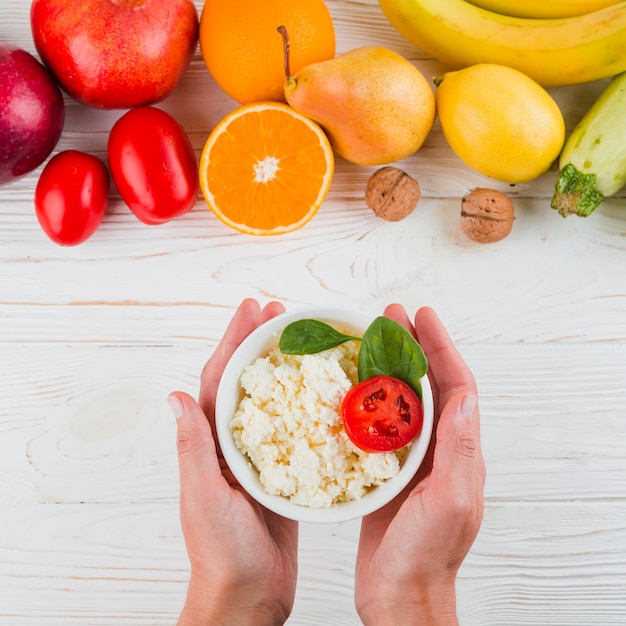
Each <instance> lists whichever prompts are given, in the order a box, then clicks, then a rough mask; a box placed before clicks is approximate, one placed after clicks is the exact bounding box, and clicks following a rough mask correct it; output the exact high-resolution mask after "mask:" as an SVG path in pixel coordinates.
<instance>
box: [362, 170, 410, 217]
mask: <svg viewBox="0 0 626 626" xmlns="http://www.w3.org/2000/svg"><path fill="white" fill-rule="evenodd" d="M420 195H421V190H420V186H419V183H418V182H417V181H416V180H415V179H414V178H412V177H411V176H409V175H408V174H407V173H406V172H403V171H402V170H400V169H398V168H397V167H393V166H390V165H389V166H387V167H383V168H381V169H379V170H377V171H375V172H374V173H373V174H372V175H371V176H370V179H369V181H368V182H367V188H366V190H365V203H366V204H367V206H368V207H369V208H370V209H372V210H373V211H374V213H375V214H376V215H377V216H378V217H382V218H383V219H384V220H387V221H389V222H397V221H399V220H401V219H404V218H405V217H406V216H407V215H409V214H410V213H411V212H412V211H413V209H414V208H415V207H416V206H417V203H418V202H419V199H420Z"/></svg>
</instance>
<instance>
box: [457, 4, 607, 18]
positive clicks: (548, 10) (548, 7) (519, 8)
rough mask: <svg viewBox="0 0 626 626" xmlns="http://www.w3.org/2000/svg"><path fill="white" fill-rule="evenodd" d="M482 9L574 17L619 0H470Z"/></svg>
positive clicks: (540, 15) (532, 16)
mask: <svg viewBox="0 0 626 626" xmlns="http://www.w3.org/2000/svg"><path fill="white" fill-rule="evenodd" d="M468 1H469V3H470V4H474V5H476V6H477V7H480V8H481V9H487V11H494V12H495V13H502V15H512V16H515V17H531V18H545V17H574V16H576V15H585V14H586V13H592V12H593V11H599V10H600V9H605V8H606V7H610V6H613V5H614V4H617V0H551V1H550V0H548V1H546V0H523V1H522V0H468Z"/></svg>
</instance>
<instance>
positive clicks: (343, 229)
mask: <svg viewBox="0 0 626 626" xmlns="http://www.w3.org/2000/svg"><path fill="white" fill-rule="evenodd" d="M196 5H197V7H198V9H199V10H200V8H201V3H200V2H199V1H198V0H196ZM328 7H329V9H330V11H331V13H332V15H333V17H334V20H335V27H336V32H337V48H338V50H337V51H338V53H341V52H345V51H346V50H348V49H351V48H354V47H357V46H360V45H368V44H378V45H383V46H387V47H389V48H392V49H394V50H396V51H398V52H400V53H402V54H404V55H405V56H407V57H408V58H410V59H411V60H413V61H414V62H415V63H416V65H417V66H418V67H419V68H420V69H422V70H423V71H424V73H425V74H426V75H427V76H433V75H435V74H437V73H440V72H441V71H442V70H443V69H445V68H443V66H441V65H440V64H439V63H437V62H436V61H433V60H430V59H428V58H427V57H425V56H424V55H423V54H421V52H420V51H419V50H417V49H416V48H414V47H413V46H412V45H411V44H409V43H407V42H406V41H405V40H403V39H402V37H401V36H400V35H399V34H397V33H396V32H395V31H394V30H393V28H392V27H391V26H390V25H389V24H388V22H387V21H386V20H385V18H384V17H383V15H382V13H381V11H380V9H379V7H378V4H377V2H376V0H328ZM29 10H30V2H29V1H28V0H2V5H1V8H0V39H1V40H4V41H10V42H12V43H15V44H17V45H21V46H23V47H24V48H26V49H28V50H29V51H31V52H34V47H33V44H32V38H31V34H30V27H29ZM602 86H603V85H601V84H592V85H585V86H579V87H569V88H560V89H554V90H552V93H553V94H554V96H555V97H556V98H557V101H558V102H559V104H561V105H562V109H563V112H564V115H565V117H566V120H567V123H568V128H570V129H571V127H572V124H573V123H575V121H577V120H578V118H579V117H581V116H582V113H583V112H584V111H585V110H586V107H587V106H588V105H589V104H590V103H591V101H592V100H593V99H594V97H595V96H596V95H597V94H598V93H599V90H600V88H601V87H602ZM66 103H67V119H66V125H65V131H64V134H63V137H62V139H61V141H60V143H59V145H58V147H57V149H58V150H61V149H66V148H78V149H81V150H85V151H90V152H93V153H95V154H97V155H99V156H101V157H104V155H105V147H106V141H107V133H108V130H109V129H110V127H111V125H112V123H113V122H114V121H115V119H117V117H119V115H121V112H119V111H116V112H103V111H97V110H92V109H88V108H86V107H83V106H81V105H78V104H76V103H75V102H73V101H70V100H69V99H67V100H66ZM160 106H162V108H164V109H165V110H167V111H169V112H170V113H173V114H174V115H175V116H176V117H177V118H178V119H179V121H181V122H182V123H183V125H184V126H185V128H186V129H187V131H188V132H189V134H190V136H191V139H192V142H193V144H194V147H195V149H196V151H197V153H198V154H199V152H200V150H201V148H202V146H203V144H204V141H205V140H206V138H207V136H208V133H209V131H210V130H211V129H212V128H213V126H214V125H215V123H216V122H217V121H218V120H219V119H220V118H221V117H222V116H223V115H224V114H225V113H226V112H227V111H229V110H230V109H232V108H233V107H234V106H235V105H234V103H233V102H232V101H231V100H229V98H227V97H226V96H224V95H223V94H222V92H221V91H220V90H219V88H217V87H216V86H215V84H214V83H213V82H212V79H211V77H210V76H209V74H208V72H207V71H206V69H205V67H204V64H203V62H202V60H201V58H200V55H199V53H198V54H196V56H195V58H194V60H193V62H192V65H191V67H190V68H189V71H188V72H187V74H186V75H185V77H184V79H183V81H182V83H181V84H180V86H179V87H178V88H177V90H176V92H175V93H174V94H173V95H172V96H171V97H170V98H168V99H167V100H166V101H165V102H163V103H162V104H161V105H160ZM399 166H400V167H402V168H403V169H405V170H406V171H407V172H409V173H410V174H412V175H413V176H415V177H416V178H418V180H419V181H420V183H421V186H422V191H423V196H424V197H423V199H422V201H421V202H420V204H419V205H418V208H417V209H416V210H415V211H414V213H413V214H412V215H411V216H410V217H408V218H407V219H406V220H404V221H402V222H399V223H395V224H392V223H387V222H384V221H382V220H380V219H378V218H376V217H375V216H374V215H373V213H372V212H371V211H370V210H369V209H368V208H367V207H366V206H365V204H364V200H363V194H364V189H365V184H366V181H367V178H368V177H369V175H370V174H371V172H372V171H373V169H374V168H365V167H357V166H354V165H350V164H348V163H346V162H344V161H342V160H341V159H338V160H337V167H336V169H337V172H336V176H335V178H334V181H333V184H332V189H331V192H330V195H329V198H328V200H327V201H326V203H325V204H324V206H323V207H322V209H321V210H320V212H319V213H318V215H317V216H316V217H315V218H314V220H313V221H312V222H310V223H309V224H308V225H307V226H306V227H305V228H303V229H302V230H300V231H296V232H295V233H292V234H289V235H285V236H282V237H278V238H269V239H268V238H252V237H249V236H246V235H241V234H238V233H236V232H235V231H232V230H229V229H227V228H226V227H225V226H223V225H222V224H221V223H219V222H218V221H217V220H216V219H215V218H214V217H213V215H212V214H211V213H210V211H209V210H208V208H207V207H206V206H205V204H204V202H203V201H202V200H201V199H199V200H198V203H197V206H196V207H195V208H194V209H193V210H192V211H191V212H190V213H188V214H187V215H185V216H184V217H182V218H179V219H178V220H176V221H174V222H171V223H169V224H166V225H163V226H158V227H148V226H145V225H143V224H141V223H140V222H138V220H136V219H135V218H134V217H133V216H132V215H131V214H130V212H129V211H128V209H127V208H126V207H125V206H124V204H123V203H122V202H121V201H120V199H119V196H117V195H116V194H114V195H113V199H112V202H111V206H110V211H109V214H108V215H107V217H106V219H105V222H104V224H103V226H102V227H101V228H100V230H99V231H98V232H97V233H96V234H95V235H94V236H93V238H92V239H90V240H89V241H88V242H86V243H84V244H82V245H80V246H78V247H75V248H62V247H59V246H56V245H54V244H52V243H51V242H50V241H49V240H48V239H47V238H46V237H45V235H44V234H43V233H42V231H41V230H40V228H39V225H38V223H37V221H36V219H35V216H34V212H33V191H34V187H35V184H36V181H37V176H38V173H39V170H37V171H35V172H33V173H32V174H31V175H29V176H27V177H26V178H24V179H22V180H21V181H19V182H17V183H15V184H14V185H12V186H10V187H3V188H1V189H0V624H2V625H3V626H5V625H6V626H34V625H37V626H39V625H41V626H52V625H59V626H61V625H62V626H70V625H72V624H76V625H81V626H91V625H94V626H95V625H98V626H108V625H115V626H118V625H122V624H123V625H128V626H130V625H145V626H148V625H150V626H156V625H160V624H173V623H174V622H175V619H176V617H177V615H178V612H179V610H180V608H181V605H182V602H183V598H184V593H185V589H186V583H187V577H188V563H187V557H186V553H185V549H184V544H183V540H182V536H181V531H180V527H179V520H178V473H177V461H176V452H175V442H174V438H175V437H174V435H175V425H174V420H173V417H172V416H171V414H170V411H169V409H168V407H167V406H166V403H165V398H166V396H167V394H168V393H169V392H170V391H173V390H175V389H182V390H186V391H189V392H190V393H193V394H195V393H196V391H197V384H198V375H199V372H200V369H201V366H202V365H203V363H204V362H205V360H206V359H207V357H208V356H209V355H210V354H211V351H212V349H213V348H214V346H215V345H216V343H217V341H218V340H219V339H220V337H221V335H222V333H223V331H224V329H225V327H226V324H227V322H228V320H229V319H230V317H231V315H232V313H233V312H234V310H235V307H236V306H237V304H238V303H239V302H240V301H241V300H242V299H243V298H245V297H248V296H252V297H256V298H258V299H259V300H260V301H261V302H263V303H265V302H267V301H268V300H270V299H277V300H280V301H282V302H283V303H284V304H285V305H286V306H287V307H288V308H293V307H297V306H300V305H305V304H312V303H317V304H329V305H331V304H332V305H342V306H343V305H345V306H356V307H359V308H362V309H364V310H366V311H369V312H371V313H380V312H381V311H382V309H383V307H384V306H385V305H386V304H387V303H390V302H400V303H402V304H403V305H405V306H406V307H407V309H408V310H409V311H410V312H411V314H412V313H413V312H414V311H415V309H416V308H417V307H419V306H420V305H423V304H428V305H431V306H433V307H434V308H435V309H436V310H437V311H438V312H439V314H440V316H441V317H442V319H443V321H444V323H445V324H446V326H447V327H448V329H449V331H450V333H451V335H452V336H453V338H454V340H455V341H456V342H457V345H458V347H459V349H460V351H461V352H462V354H463V355H464V357H465V358H466V360H467V361H468V363H469V364H470V366H471V368H472V369H473V371H474V373H475V375H476V377H477V380H478V384H479V389H480V395H481V408H482V424H483V427H482V435H483V446H484V453H485V457H486V463H487V469H488V479H487V485H486V510H485V518H484V524H483V526H482V529H481V531H480V534H479V536H478V539H477V541H476V543H475V544H474V547H473V549H472V551H471V553H470V555H469V556H468V558H467V560H466V562H465V563H464V565H463V567H462V569H461V572H460V576H459V582H458V596H459V614H460V619H461V623H462V624H464V625H468V626H469V625H472V626H489V625H522V624H523V625H528V624H536V625H546V624H550V625H553V624H554V625H557V624H558V625H563V626H565V625H567V626H571V625H573V624H606V625H609V624H620V625H623V624H626V411H625V406H626V200H625V199H624V196H625V195H626V194H624V193H623V192H622V194H621V198H620V197H619V194H618V197H616V198H614V199H611V200H607V201H605V203H604V204H603V205H602V207H601V208H599V209H598V210H597V211H596V212H595V213H594V214H593V215H592V216H591V217H589V218H588V219H581V218H575V217H571V218H568V219H563V218H561V217H560V216H559V215H558V214H557V213H556V212H555V211H553V210H552V209H551V208H550V206H549V198H550V196H551V193H552V188H553V185H554V173H553V172H552V173H548V174H546V175H544V176H542V177H541V178H540V179H538V180H536V181H534V182H533V183H532V184H528V185H519V186H516V187H509V186H507V185H501V184H497V183H494V182H493V181H488V180H486V179H483V178H481V177H480V176H478V175H476V174H475V173H473V172H472V171H470V170H469V169H468V168H467V167H465V166H464V165H463V164H462V163H461V162H460V161H459V160H458V159H457V158H456V157H455V156H454V154H453V153H452V152H451V151H450V149H449V148H448V146H447V144H446V142H445V140H444V138H443V136H442V134H441V132H440V129H439V126H438V125H436V126H435V128H434V129H433V132H432V134H431V135H430V137H429V139H428V141H427V143H426V145H425V146H424V147H423V148H422V149H421V150H420V151H419V152H418V153H417V154H416V155H414V156H412V157H410V158H408V159H406V160H405V161H403V162H401V163H400V164H399ZM476 186H492V187H494V188H497V189H501V190H503V191H507V192H509V193H510V194H511V195H512V196H513V197H514V199H515V203H516V211H517V219H516V221H515V225H514V228H513V232H512V233H511V235H510V236H509V237H508V238H507V239H505V240H503V241H501V242H499V243H496V244H491V245H483V246H481V245H479V244H473V243H471V242H469V241H467V240H466V239H465V238H464V237H463V235H462V234H461V232H460V229H459V217H460V199H461V197H462V196H463V195H464V193H465V192H466V191H468V190H469V189H471V188H473V187H476ZM358 527H359V525H358V522H353V523H347V524H342V525H329V526H325V525H322V526H317V525H315V526H307V525H304V526H302V528H301V548H300V578H299V586H298V591H297V598H296V605H295V610H294V612H293V615H292V617H291V618H290V620H289V624H292V625H293V626H316V625H326V624H336V625H341V626H351V625H354V624H358V623H359V620H358V618H357V616H356V613H355V611H354V608H353V599H352V591H353V566H354V558H355V553H356V539H357V534H358Z"/></svg>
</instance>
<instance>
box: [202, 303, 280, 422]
mask: <svg viewBox="0 0 626 626" xmlns="http://www.w3.org/2000/svg"><path fill="white" fill-rule="evenodd" d="M284 310H285V309H284V307H283V305H282V304H280V303H278V302H270V303H269V304H268V305H266V306H265V308H264V309H263V310H261V307H260V305H259V303H258V302H257V301H256V300H254V299H252V298H247V299H245V300H243V302H242V303H241V304H240V305H239V307H238V308H237V311H235V314H234V315H233V318H232V319H231V321H230V323H229V324H228V327H227V328H226V332H225V333H224V337H223V338H222V340H221V341H220V343H219V344H218V346H217V348H216V349H215V351H214V352H213V354H212V355H211V358H210V359H209V360H208V361H207V363H206V365H205V366H204V368H203V370H202V374H201V376H200V397H199V403H200V406H201V407H202V410H203V411H204V412H205V414H206V415H207V416H208V418H209V421H210V423H211V426H212V427H213V428H214V427H215V426H214V418H215V396H216V394H217V387H218V385H219V382H220V379H221V377H222V373H223V372H224V368H225V367H226V364H227V363H228V361H229V359H230V357H231V356H232V355H233V352H234V351H235V350H236V349H237V348H238V347H239V345H240V344H241V342H242V341H243V340H244V339H245V338H246V337H247V336H248V335H249V334H250V333H251V332H252V331H253V330H255V329H256V328H257V327H258V326H259V325H260V324H263V323H264V322H266V321H267V320H269V319H271V318H272V317H275V316H276V315H278V314H279V313H282V312H283V311H284Z"/></svg>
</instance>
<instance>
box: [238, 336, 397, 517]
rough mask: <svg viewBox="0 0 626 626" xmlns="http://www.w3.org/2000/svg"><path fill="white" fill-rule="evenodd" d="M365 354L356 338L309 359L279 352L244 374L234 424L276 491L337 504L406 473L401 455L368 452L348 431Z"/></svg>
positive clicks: (309, 502) (319, 504)
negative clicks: (345, 420)
mask: <svg viewBox="0 0 626 626" xmlns="http://www.w3.org/2000/svg"><path fill="white" fill-rule="evenodd" d="M358 350H359V344H358V342H354V341H349V342H347V343H345V344H342V345H340V346H337V347H336V348H332V349H330V350H325V351H324V352H321V353H319V354H311V355H303V356H293V355H285V354H282V353H281V352H280V350H279V349H278V348H276V349H273V350H272V351H271V352H270V353H269V354H268V355H267V356H266V357H261V358H258V359H257V360H256V361H255V362H254V363H252V364H251V365H249V366H248V367H247V368H246V369H245V371H244V372H243V374H242V376H241V380H240V382H241V386H242V389H243V391H244V397H243V398H242V400H241V402H240V404H239V406H238V408H237V410H236V412H235V414H234V415H233V417H232V419H231V423H230V427H231V429H232V433H233V439H234V441H235V445H236V446H237V447H238V448H239V449H240V450H241V451H242V452H243V453H244V454H246V455H247V456H248V458H249V459H250V462H251V463H252V465H253V466H254V467H255V468H256V470H257V471H258V472H259V477H260V480H261V483H262V485H263V487H264V488H265V490H266V491H268V492H269V493H271V494H278V495H282V496H285V497H287V498H289V499H290V500H291V501H292V502H294V503H296V504H300V505H304V506H308V507H314V508H323V507H329V506H331V505H333V504H336V503H339V502H344V501H348V500H356V499H358V498H360V497H361V496H363V495H364V494H365V493H366V492H367V491H368V490H369V489H370V488H371V487H374V486H376V485H379V484H381V483H382V482H384V481H385V480H387V479H389V478H392V477H393V476H395V475H396V474H397V473H398V471H399V470H400V462H399V460H398V456H397V455H396V454H395V453H394V452H386V453H373V454H370V453H368V452H364V451H363V450H360V449H359V448H357V447H356V446H355V445H354V444H353V443H352V442H351V441H350V440H349V439H348V437H347V435H346V434H345V432H344V429H343V424H342V420H341V414H340V407H341V402H342V400H343V397H344V396H345V394H346V392H347V391H348V390H349V389H350V387H352V386H353V385H354V384H356V382H357V381H358V377H357V365H356V364H357V358H358Z"/></svg>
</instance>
